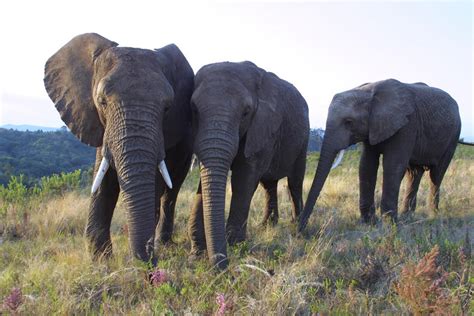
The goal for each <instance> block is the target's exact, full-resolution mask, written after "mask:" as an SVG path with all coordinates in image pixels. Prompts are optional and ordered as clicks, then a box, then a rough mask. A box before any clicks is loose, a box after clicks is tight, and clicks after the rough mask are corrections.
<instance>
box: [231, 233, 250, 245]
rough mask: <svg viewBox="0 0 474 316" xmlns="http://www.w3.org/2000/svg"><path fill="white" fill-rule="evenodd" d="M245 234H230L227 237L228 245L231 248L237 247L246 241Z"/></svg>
mask: <svg viewBox="0 0 474 316" xmlns="http://www.w3.org/2000/svg"><path fill="white" fill-rule="evenodd" d="M245 239H246V238H245V234H229V235H227V243H228V244H229V246H235V245H237V244H238V243H241V242H244V241H245Z"/></svg>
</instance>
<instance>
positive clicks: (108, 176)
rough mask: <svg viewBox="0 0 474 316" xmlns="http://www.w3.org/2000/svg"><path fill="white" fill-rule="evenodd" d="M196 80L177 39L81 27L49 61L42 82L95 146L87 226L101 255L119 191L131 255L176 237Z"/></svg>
mask: <svg viewBox="0 0 474 316" xmlns="http://www.w3.org/2000/svg"><path fill="white" fill-rule="evenodd" d="M193 82H194V73H193V70H192V68H191V67H190V65H189V63H188V62H187V60H186V58H185V57H184V55H183V54H182V52H181V51H180V50H179V48H178V47H177V46H176V45H174V44H171V45H168V46H165V47H163V48H160V49H157V50H155V51H153V50H148V49H139V48H129V47H119V46H118V44H117V43H115V42H113V41H110V40H108V39H106V38H104V37H102V36H100V35H98V34H94V33H90V34H82V35H79V36H76V37H74V38H73V39H72V40H71V41H70V42H68V43H67V44H66V45H64V46H63V47H62V48H61V49H59V51H58V52H56V53H55V54H54V55H53V56H52V57H51V58H50V59H49V60H48V61H47V63H46V66H45V77H44V84H45V87H46V91H47V92H48V94H49V96H50V98H51V100H52V101H53V102H54V103H55V106H56V108H57V110H58V111H59V113H60V115H61V119H62V120H63V121H64V123H66V125H67V126H68V127H69V129H70V130H71V132H72V133H73V134H74V135H76V136H77V137H78V138H79V139H80V140H81V141H82V142H83V143H85V144H87V145H90V146H94V147H97V155H96V165H95V169H94V177H95V180H94V183H93V187H92V197H91V202H90V208H89V218H88V222H87V228H86V236H87V238H88V240H89V242H90V244H91V247H92V252H93V254H94V255H95V257H98V256H102V255H105V256H108V255H110V254H111V251H112V244H111V239H110V223H111V220H112V215H113V212H114V208H115V205H116V203H117V198H118V196H119V191H122V193H123V200H124V203H125V206H126V210H127V221H128V227H129V229H128V232H129V240H130V247H131V251H132V253H133V255H135V256H136V257H137V258H139V259H141V260H143V261H150V260H152V261H155V260H154V257H153V249H154V243H158V242H167V241H169V240H170V239H171V234H172V231H173V218H174V208H175V203H176V197H177V194H178V191H179V189H180V187H181V184H182V182H183V180H184V178H185V176H186V173H187V170H188V168H189V165H190V161H191V154H192V144H191V111H190V105H189V102H190V97H191V94H192V91H193ZM165 183H166V184H165ZM155 228H156V240H155V238H154V237H155Z"/></svg>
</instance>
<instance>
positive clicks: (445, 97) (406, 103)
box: [299, 79, 461, 231]
mask: <svg viewBox="0 0 474 316" xmlns="http://www.w3.org/2000/svg"><path fill="white" fill-rule="evenodd" d="M460 131H461V120H460V117H459V111H458V105H457V103H456V101H454V99H453V98H452V97H451V96H449V94H447V93H446V92H444V91H442V90H440V89H437V88H433V87H429V86H427V85H426V84H424V83H415V84H406V83H402V82H400V81H397V80H394V79H388V80H384V81H378V82H374V83H367V84H363V85H361V86H359V87H357V88H355V89H352V90H349V91H345V92H342V93H338V94H336V95H335V96H334V98H333V100H332V102H331V105H330V107H329V114H328V118H327V122H326V133H325V135H324V139H323V145H322V149H321V156H320V159H319V163H318V167H317V170H316V175H315V177H314V180H313V183H312V186H311V190H310V192H309V195H308V199H307V201H306V204H305V208H304V211H303V213H302V215H301V217H300V223H299V230H300V231H301V230H303V229H304V228H305V226H306V224H307V221H308V218H309V216H310V214H311V212H312V210H313V207H314V204H315V202H316V200H317V198H318V196H319V193H320V192H321V189H322V187H323V185H324V182H325V180H326V178H327V176H328V173H329V170H330V166H331V163H332V161H333V160H334V157H336V154H337V152H338V151H340V150H342V149H344V148H346V147H348V146H349V145H351V144H355V143H358V142H363V149H362V156H361V158H360V166H359V181H360V202H359V207H360V212H361V217H362V220H363V221H364V222H366V223H369V222H370V223H373V222H374V221H375V205H374V190H375V183H376V180H377V169H378V166H379V157H380V155H382V156H383V171H384V172H383V192H382V201H381V213H382V215H388V216H389V217H390V218H391V219H392V220H393V221H395V222H396V221H397V210H398V193H399V189H400V183H401V181H402V179H403V176H404V175H405V174H406V175H407V177H408V183H407V191H406V196H405V199H404V202H403V206H402V212H403V213H409V212H413V211H414V210H415V207H416V193H417V191H418V186H419V184H420V179H421V176H422V175H423V172H424V171H425V170H427V169H429V170H430V178H431V207H432V208H433V209H437V208H438V203H439V188H440V184H441V181H442V180H443V176H444V174H445V172H446V169H447V168H448V165H449V163H450V161H451V158H452V157H453V154H454V151H455V149H456V145H457V142H458V138H459V133H460Z"/></svg>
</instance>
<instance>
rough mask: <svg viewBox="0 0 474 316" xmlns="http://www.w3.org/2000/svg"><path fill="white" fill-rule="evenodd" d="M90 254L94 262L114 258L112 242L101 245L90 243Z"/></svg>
mask: <svg viewBox="0 0 474 316" xmlns="http://www.w3.org/2000/svg"><path fill="white" fill-rule="evenodd" d="M89 252H90V253H91V254H92V260H94V261H100V260H102V259H105V260H108V259H110V258H112V256H113V252H112V242H111V241H110V240H109V241H106V242H104V243H100V244H98V243H94V242H91V243H89Z"/></svg>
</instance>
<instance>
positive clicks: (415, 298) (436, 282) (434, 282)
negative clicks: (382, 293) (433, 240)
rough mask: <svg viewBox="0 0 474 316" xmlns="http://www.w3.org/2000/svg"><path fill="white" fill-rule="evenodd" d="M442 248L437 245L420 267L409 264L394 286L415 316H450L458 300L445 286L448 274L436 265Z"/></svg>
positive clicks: (420, 262) (421, 261) (419, 264)
mask: <svg viewBox="0 0 474 316" xmlns="http://www.w3.org/2000/svg"><path fill="white" fill-rule="evenodd" d="M438 254H439V247H438V245H435V246H434V247H433V248H432V249H431V251H430V252H429V253H427V254H426V255H425V256H424V257H423V258H422V259H421V260H420V261H419V262H418V263H417V264H415V263H413V262H410V263H407V264H406V265H405V266H404V267H403V269H402V272H401V274H400V280H399V281H398V282H397V283H395V291H396V292H397V294H398V295H399V296H400V297H401V298H402V300H403V301H404V302H405V303H406V304H407V305H408V306H409V307H410V309H411V311H412V312H413V313H414V314H415V315H422V314H423V315H424V314H432V313H434V314H443V315H444V314H451V310H452V307H453V305H454V304H456V303H457V300H456V298H455V297H453V296H452V295H451V293H450V292H449V291H448V290H447V289H446V288H443V287H442V286H443V285H444V284H445V282H446V279H447V277H448V273H447V272H444V271H443V269H442V267H437V266H436V258H437V257H438Z"/></svg>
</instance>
